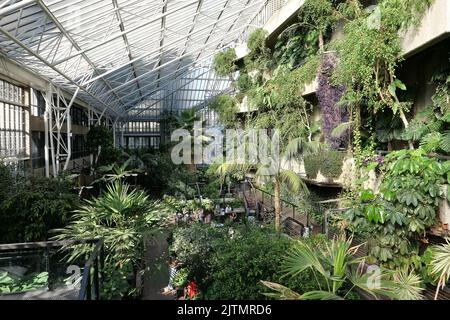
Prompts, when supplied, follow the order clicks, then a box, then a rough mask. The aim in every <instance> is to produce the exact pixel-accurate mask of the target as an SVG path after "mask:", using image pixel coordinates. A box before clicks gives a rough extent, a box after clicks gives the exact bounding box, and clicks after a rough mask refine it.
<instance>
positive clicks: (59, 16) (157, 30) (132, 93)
mask: <svg viewBox="0 0 450 320" xmlns="http://www.w3.org/2000/svg"><path fill="white" fill-rule="evenodd" d="M285 2H286V1H285V0H0V54H3V55H5V56H6V57H8V58H10V59H12V60H15V61H16V62H18V63H19V64H21V65H23V66H25V67H26V68H28V69H30V70H32V71H33V72H34V73H37V74H39V75H41V76H43V77H45V78H47V79H49V80H50V81H52V82H53V83H54V84H55V85H57V86H60V87H62V88H63V89H66V90H67V91H69V92H75V90H76V89H77V88H79V89H80V90H79V94H78V97H79V98H80V99H82V100H83V101H85V102H86V103H88V104H89V105H91V106H92V107H94V108H95V109H97V110H98V111H100V112H103V111H104V110H105V109H106V112H107V114H109V115H110V116H111V117H113V118H117V117H122V118H124V119H130V118H131V117H137V116H138V115H139V114H141V113H142V110H145V109H147V108H150V109H151V108H155V107H158V108H165V109H167V108H170V109H172V110H173V109H180V108H189V107H194V106H198V105H201V104H202V103H204V102H205V101H207V100H208V99H210V98H211V97H213V96H215V95H217V94H219V93H220V92H223V91H226V90H227V89H229V87H230V81H229V80H228V79H223V78H218V77H217V76H216V75H215V74H214V73H213V72H212V71H211V61H212V56H213V55H214V53H215V52H217V51H219V50H220V49H222V48H223V47H228V46H233V44H234V43H240V42H242V41H244V38H245V36H246V34H247V32H248V29H249V28H252V27H254V24H259V25H262V24H264V22H265V21H266V20H267V19H268V18H269V17H270V15H269V16H268V11H271V12H274V11H275V10H277V9H278V8H279V7H280V6H281V5H282V4H284V3H285ZM269 13H270V12H269Z"/></svg>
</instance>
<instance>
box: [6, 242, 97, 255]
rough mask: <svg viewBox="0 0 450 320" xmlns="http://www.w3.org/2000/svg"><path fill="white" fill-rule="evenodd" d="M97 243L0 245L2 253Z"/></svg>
mask: <svg viewBox="0 0 450 320" xmlns="http://www.w3.org/2000/svg"><path fill="white" fill-rule="evenodd" d="M97 241H98V239H87V240H63V241H40V242H22V243H8V244H0V252H8V251H17V250H25V251H26V250H35V249H45V248H56V247H64V246H69V245H74V244H75V245H76V244H93V243H96V242H97Z"/></svg>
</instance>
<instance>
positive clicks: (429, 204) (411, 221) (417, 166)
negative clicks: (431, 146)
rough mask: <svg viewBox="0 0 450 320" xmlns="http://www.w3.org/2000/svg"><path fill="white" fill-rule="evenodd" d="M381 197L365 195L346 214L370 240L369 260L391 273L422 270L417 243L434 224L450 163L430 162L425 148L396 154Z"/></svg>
mask: <svg viewBox="0 0 450 320" xmlns="http://www.w3.org/2000/svg"><path fill="white" fill-rule="evenodd" d="M383 168H384V169H383V172H384V174H383V178H384V180H383V182H382V185H381V187H380V193H379V194H378V195H377V194H374V192H373V191H371V190H362V191H361V193H360V199H359V200H358V201H357V202H356V203H354V204H353V206H352V209H350V210H348V211H347V212H346V214H345V219H346V220H347V221H349V222H350V225H349V229H350V231H353V232H364V233H366V235H368V236H369V255H370V256H371V257H374V258H376V259H377V260H378V261H379V262H380V263H382V264H384V265H387V266H388V267H389V268H391V269H393V268H402V267H405V266H407V267H410V266H416V267H417V266H418V264H419V263H420V259H419V257H418V251H419V243H420V242H421V239H423V238H424V237H425V236H426V231H427V230H428V228H430V227H432V226H434V225H435V224H436V222H437V221H436V210H437V208H438V206H439V203H440V201H441V200H442V199H443V198H444V197H449V195H448V194H447V195H445V194H444V193H443V191H442V185H443V184H445V183H448V181H450V180H449V178H450V177H449V174H450V173H449V172H450V170H449V168H450V161H447V162H443V163H441V162H439V161H438V160H437V159H435V158H431V157H426V156H425V153H424V151H423V150H421V149H417V150H412V151H408V150H401V151H397V152H392V153H391V154H389V155H388V156H387V157H385V161H384V164H383Z"/></svg>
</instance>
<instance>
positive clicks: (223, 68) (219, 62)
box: [213, 48, 237, 77]
mask: <svg viewBox="0 0 450 320" xmlns="http://www.w3.org/2000/svg"><path fill="white" fill-rule="evenodd" d="M236 59H237V56H236V51H235V50H234V49H231V48H229V49H226V50H224V51H221V52H219V53H217V54H216V55H215V56H214V60H213V69H214V71H215V72H216V73H217V75H218V76H221V77H226V76H228V77H231V76H232V74H233V73H234V72H235V71H236V70H237V66H236V64H235V60H236Z"/></svg>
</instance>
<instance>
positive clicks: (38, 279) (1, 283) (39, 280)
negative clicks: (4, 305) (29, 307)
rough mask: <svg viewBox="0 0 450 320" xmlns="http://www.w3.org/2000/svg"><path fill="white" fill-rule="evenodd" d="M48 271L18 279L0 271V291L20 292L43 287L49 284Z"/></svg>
mask: <svg viewBox="0 0 450 320" xmlns="http://www.w3.org/2000/svg"><path fill="white" fill-rule="evenodd" d="M47 281H48V273H47V272H40V273H33V274H30V275H28V276H26V277H25V278H22V279H17V278H15V277H12V276H10V275H9V274H8V272H0V293H18V292H26V291H32V290H36V289H41V288H43V287H45V286H46V285H47Z"/></svg>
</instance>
